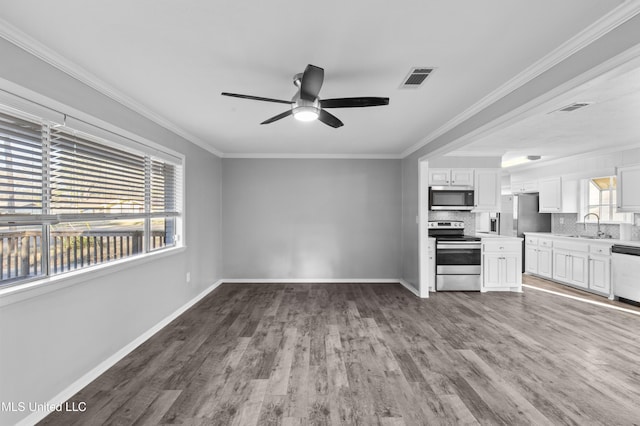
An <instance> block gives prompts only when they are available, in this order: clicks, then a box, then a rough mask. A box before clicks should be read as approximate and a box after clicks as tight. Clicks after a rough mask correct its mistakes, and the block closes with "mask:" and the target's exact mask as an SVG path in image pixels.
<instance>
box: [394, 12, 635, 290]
mask: <svg viewBox="0 0 640 426" xmlns="http://www.w3.org/2000/svg"><path fill="white" fill-rule="evenodd" d="M638 43H640V15H636V16H634V17H633V18H631V19H629V20H628V21H626V22H624V23H623V24H621V25H619V26H618V27H616V28H614V29H612V30H611V31H610V32H608V33H607V34H605V35H603V36H602V37H600V38H599V39H597V40H596V41H594V42H593V43H591V44H590V45H588V46H586V47H584V48H583V49H581V50H579V51H577V52H575V53H573V54H572V55H571V56H569V57H568V58H566V59H564V60H563V61H561V62H559V63H558V64H556V65H554V66H553V67H551V68H550V69H549V70H547V71H545V72H543V73H541V74H540V75H538V76H537V77H535V78H533V79H532V80H530V81H529V82H527V83H525V84H524V85H522V86H521V87H519V88H518V89H516V90H514V91H513V92H511V93H509V94H507V95H505V96H504V97H502V98H501V99H499V100H498V101H496V102H494V103H493V104H491V105H489V106H488V107H486V108H485V109H483V110H481V111H480V112H478V113H477V114H475V115H473V116H471V117H470V118H468V119H466V120H465V121H463V122H462V123H460V124H458V125H457V126H455V127H453V128H452V129H451V130H448V131H447V132H445V133H443V134H442V135H440V136H438V137H437V138H435V139H434V140H433V141H431V142H429V143H428V144H427V145H424V146H423V147H422V148H420V149H418V150H417V151H415V152H413V153H412V154H411V155H408V156H407V157H405V158H403V159H402V174H403V183H404V185H403V188H402V198H403V203H402V209H403V211H402V217H403V221H402V227H403V228H402V236H403V239H402V259H403V263H402V278H404V279H405V280H406V281H407V282H409V284H411V285H413V286H416V287H417V285H418V284H417V283H418V265H419V264H418V254H417V253H418V231H417V229H418V227H417V225H416V223H415V217H416V215H417V214H418V185H417V184H414V182H416V181H417V179H418V161H419V159H420V158H421V157H429V156H432V157H433V156H440V155H443V154H445V153H446V152H448V151H451V150H453V148H452V146H454V145H455V144H459V145H463V144H464V143H465V142H464V140H465V139H468V140H469V141H471V140H472V139H470V135H473V134H476V132H478V131H480V130H482V129H484V128H488V126H490V125H492V124H493V123H495V122H496V121H498V120H499V119H500V118H501V117H503V116H505V115H506V114H508V113H510V112H512V111H513V110H515V109H517V108H519V107H522V106H523V105H526V104H527V103H529V102H532V101H535V100H537V99H539V98H542V97H544V96H545V95H546V94H547V93H549V92H550V91H552V90H553V89H556V88H557V87H558V86H560V85H562V84H563V83H566V82H568V81H571V80H572V79H575V78H577V77H579V76H580V75H582V74H584V73H586V72H588V71H590V70H592V69H594V68H596V67H597V66H598V65H600V64H602V63H604V62H606V61H608V60H610V59H612V58H614V57H615V56H617V55H620V54H622V53H623V52H625V51H626V50H628V49H631V48H633V47H634V46H636V45H637V44H638Z"/></svg>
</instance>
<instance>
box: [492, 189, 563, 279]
mask: <svg viewBox="0 0 640 426" xmlns="http://www.w3.org/2000/svg"><path fill="white" fill-rule="evenodd" d="M538 208H539V197H538V193H531V194H514V195H505V196H503V197H502V210H501V212H500V234H501V235H510V236H513V237H521V238H524V233H525V232H551V213H539V212H538ZM524 254H525V251H524V241H523V242H522V265H523V267H522V271H524V265H525V264H526V263H525V259H524Z"/></svg>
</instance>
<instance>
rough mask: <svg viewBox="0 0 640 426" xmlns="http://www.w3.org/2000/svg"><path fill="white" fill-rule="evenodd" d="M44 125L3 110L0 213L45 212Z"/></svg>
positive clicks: (1, 124) (0, 131)
mask: <svg viewBox="0 0 640 426" xmlns="http://www.w3.org/2000/svg"><path fill="white" fill-rule="evenodd" d="M42 129H43V127H42V124H41V123H37V122H35V121H28V120H24V119H21V118H17V117H13V116H10V115H7V114H4V113H2V112H0V142H1V143H0V213H1V214H12V215H15V214H40V213H42V197H43V181H42V177H43V168H42V137H43V135H42Z"/></svg>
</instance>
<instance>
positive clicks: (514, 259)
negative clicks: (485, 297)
mask: <svg viewBox="0 0 640 426" xmlns="http://www.w3.org/2000/svg"><path fill="white" fill-rule="evenodd" d="M521 265H522V243H521V242H520V241H519V240H509V241H504V240H503V241H501V240H500V239H488V241H484V240H483V241H482V289H481V291H522V271H521Z"/></svg>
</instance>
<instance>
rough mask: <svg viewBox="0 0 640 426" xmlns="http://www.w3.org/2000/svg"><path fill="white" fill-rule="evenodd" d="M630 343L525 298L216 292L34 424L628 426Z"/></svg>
mask: <svg viewBox="0 0 640 426" xmlns="http://www.w3.org/2000/svg"><path fill="white" fill-rule="evenodd" d="M639 334H640V316H638V315H633V314H630V313H625V312H619V311H614V310H610V309H606V308H603V307H600V306H595V305H589V304H585V303H581V302H579V301H575V300H571V299H567V298H563V297H560V296H556V295H553V294H548V293H544V292H540V291H536V290H527V289H525V292H524V293H522V294H513V293H491V294H480V293H462V292H455V293H438V294H433V295H432V297H431V298H429V299H426V300H421V299H418V298H416V297H415V296H414V295H412V294H411V293H409V292H408V291H407V290H406V289H404V288H403V287H402V286H401V285H399V284H397V285H396V284H223V285H221V286H220V287H219V288H217V289H216V290H215V291H213V292H212V293H211V294H209V295H208V296H207V297H206V298H204V299H203V300H202V301H200V302H199V303H198V304H197V305H196V306H194V307H193V308H191V309H190V310H188V311H187V312H185V313H184V314H183V315H181V316H180V317H179V318H177V319H176V320H175V321H173V322H172V323H171V324H170V325H168V326H167V327H165V328H164V329H163V330H161V331H160V332H158V333H157V334H156V335H154V336H153V337H152V338H151V339H150V340H148V341H147V342H145V343H144V344H143V345H141V346H140V347H138V348H137V349H136V350H135V351H133V352H132V353H131V354H129V355H128V356H127V357H125V358H124V359H122V360H121V361H120V362H119V363H117V364H116V365H115V366H113V367H112V368H111V369H109V370H108V371H107V372H105V373H104V374H103V375H102V376H100V377H99V378H98V379H96V380H95V381H94V382H92V383H91V384H89V385H88V386H87V387H86V388H84V389H83V390H81V391H80V392H79V393H78V394H76V395H75V396H74V397H72V398H71V399H70V400H69V401H70V402H75V403H76V404H77V403H79V402H86V404H87V411H85V412H84V413H77V412H76V413H74V412H67V413H65V412H59V413H58V412H56V413H53V414H51V415H49V416H48V417H47V418H46V419H44V420H43V421H42V422H41V424H43V425H65V426H66V425H91V424H96V425H102V424H108V425H156V424H185V425H242V426H245V425H285V426H292V425H340V424H346V425H440V424H443V425H444V424H456V425H457V424H465V425H466V424H486V425H496V424H504V425H514V424H533V425H543V424H570V425H597V424H602V425H614V424H615V425H633V424H640V337H639Z"/></svg>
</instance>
